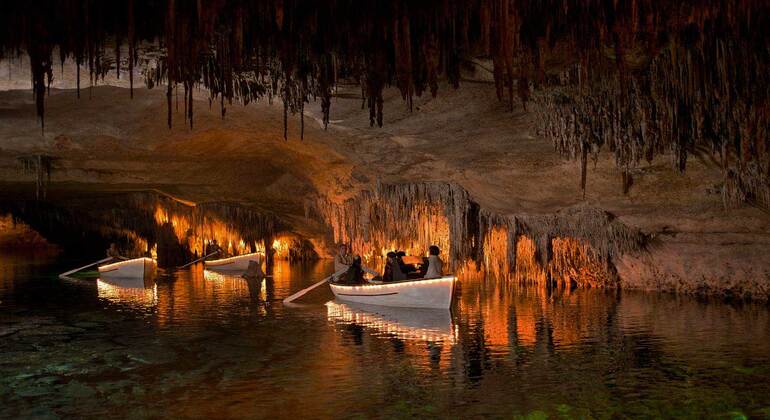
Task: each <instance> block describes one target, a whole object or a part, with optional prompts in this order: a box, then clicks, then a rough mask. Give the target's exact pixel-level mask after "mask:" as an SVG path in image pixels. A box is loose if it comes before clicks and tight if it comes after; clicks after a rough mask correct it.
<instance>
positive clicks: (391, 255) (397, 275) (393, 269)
mask: <svg viewBox="0 0 770 420" xmlns="http://www.w3.org/2000/svg"><path fill="white" fill-rule="evenodd" d="M402 264H403V262H401V261H399V258H398V254H397V253H395V252H393V251H391V252H388V253H387V255H386V261H385V270H384V271H385V274H384V275H383V276H382V281H385V282H390V281H399V280H406V273H404V271H403V270H402V269H401V265H402Z"/></svg>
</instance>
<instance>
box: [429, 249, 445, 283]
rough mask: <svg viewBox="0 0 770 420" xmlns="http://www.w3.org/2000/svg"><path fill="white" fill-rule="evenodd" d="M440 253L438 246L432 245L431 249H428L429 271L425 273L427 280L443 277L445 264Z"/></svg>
mask: <svg viewBox="0 0 770 420" xmlns="http://www.w3.org/2000/svg"><path fill="white" fill-rule="evenodd" d="M440 253H441V250H440V249H439V248H438V247H437V246H436V245H431V246H430V248H428V270H427V271H426V272H425V278H426V279H432V278H436V277H441V275H442V272H443V269H444V262H443V261H441V258H439V256H438V254H440Z"/></svg>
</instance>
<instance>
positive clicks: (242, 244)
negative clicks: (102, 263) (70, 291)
mask: <svg viewBox="0 0 770 420" xmlns="http://www.w3.org/2000/svg"><path fill="white" fill-rule="evenodd" d="M0 212H2V213H5V214H7V216H5V217H6V218H7V220H8V222H7V223H8V224H9V229H8V230H9V231H10V230H11V229H10V225H13V221H18V222H19V223H20V226H27V228H31V232H34V233H36V234H37V235H38V237H40V236H39V235H42V237H41V240H42V238H45V240H48V241H50V242H52V243H54V244H56V245H58V246H59V247H60V248H61V249H62V250H63V251H64V252H68V253H86V254H89V255H94V256H98V255H102V254H103V253H104V251H105V250H106V249H107V248H108V247H109V246H110V244H115V245H116V246H117V249H118V250H119V251H120V254H121V255H123V256H125V257H129V258H134V257H140V256H142V255H147V254H149V255H152V256H153V257H155V258H157V259H158V264H159V266H161V267H164V268H174V267H178V266H182V265H184V264H185V263H187V262H189V261H191V260H194V259H197V258H199V257H202V256H204V255H205V254H204V250H205V249H206V245H207V244H208V243H209V242H211V241H212V240H215V241H217V242H218V243H219V244H221V245H220V246H221V247H222V249H223V251H224V252H225V254H227V255H240V254H246V253H254V252H256V253H258V254H260V255H262V256H263V257H267V256H268V255H269V258H270V261H271V264H272V260H273V259H274V258H279V259H287V260H292V261H296V260H308V259H315V258H317V257H318V256H317V254H316V253H315V250H314V247H313V245H312V244H311V243H310V242H309V241H308V239H305V238H302V237H299V236H297V235H296V234H293V233H291V232H290V231H287V230H286V229H285V227H284V226H283V225H282V223H281V221H280V220H279V219H278V218H276V217H275V216H274V215H271V214H266V213H263V212H260V211H259V210H256V209H250V208H246V207H242V206H238V205H235V204H232V203H206V204H202V205H197V206H190V205H189V204H187V203H180V202H178V201H175V200H174V199H172V198H169V197H165V196H162V195H158V194H156V193H153V192H134V193H113V194H107V195H105V194H83V195H81V196H78V197H70V198H62V197H55V201H52V202H40V201H26V200H4V202H3V205H2V207H0ZM4 220H6V219H4ZM16 236H18V234H17V235H16ZM266 250H268V251H269V252H267V253H266V252H265V251H266Z"/></svg>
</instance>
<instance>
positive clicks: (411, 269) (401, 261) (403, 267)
mask: <svg viewBox="0 0 770 420" xmlns="http://www.w3.org/2000/svg"><path fill="white" fill-rule="evenodd" d="M396 255H397V256H398V265H399V267H401V271H403V272H404V274H406V275H409V273H412V272H415V271H417V268H415V266H414V265H413V264H407V263H406V262H404V257H406V252H405V251H398V252H396Z"/></svg>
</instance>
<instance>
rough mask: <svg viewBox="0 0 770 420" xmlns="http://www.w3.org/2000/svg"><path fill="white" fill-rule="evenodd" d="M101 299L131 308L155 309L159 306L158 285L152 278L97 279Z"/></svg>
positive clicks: (97, 288)
mask: <svg viewBox="0 0 770 420" xmlns="http://www.w3.org/2000/svg"><path fill="white" fill-rule="evenodd" d="M96 290H97V294H98V296H99V298H101V299H107V300H109V301H111V302H112V303H116V304H125V305H129V306H144V307H153V306H155V305H157V304H158V285H157V284H156V283H155V280H154V279H152V278H146V279H144V278H142V279H139V278H134V279H131V278H121V279H108V278H99V279H96Z"/></svg>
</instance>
